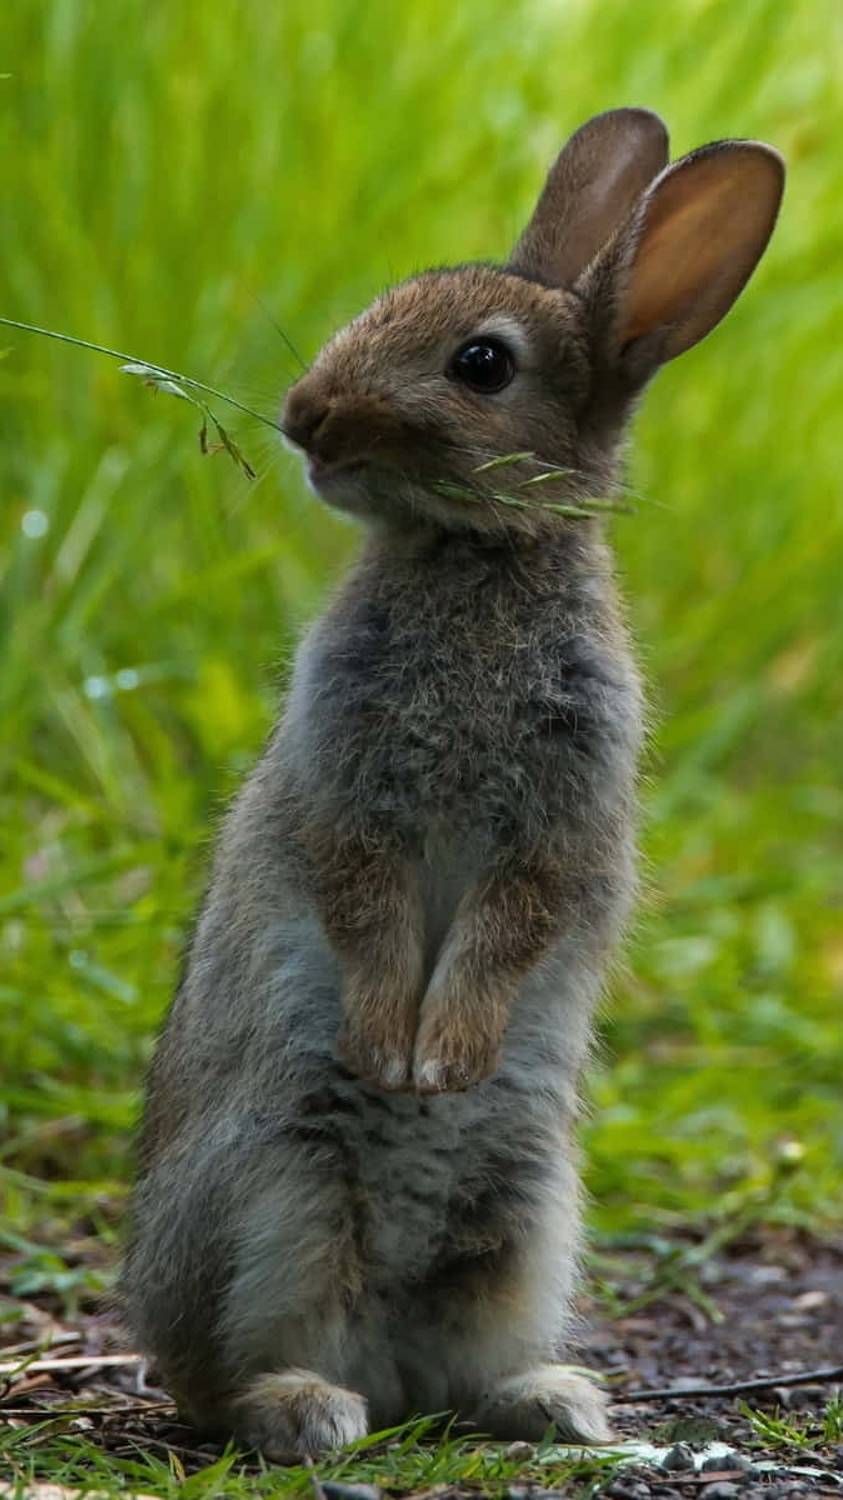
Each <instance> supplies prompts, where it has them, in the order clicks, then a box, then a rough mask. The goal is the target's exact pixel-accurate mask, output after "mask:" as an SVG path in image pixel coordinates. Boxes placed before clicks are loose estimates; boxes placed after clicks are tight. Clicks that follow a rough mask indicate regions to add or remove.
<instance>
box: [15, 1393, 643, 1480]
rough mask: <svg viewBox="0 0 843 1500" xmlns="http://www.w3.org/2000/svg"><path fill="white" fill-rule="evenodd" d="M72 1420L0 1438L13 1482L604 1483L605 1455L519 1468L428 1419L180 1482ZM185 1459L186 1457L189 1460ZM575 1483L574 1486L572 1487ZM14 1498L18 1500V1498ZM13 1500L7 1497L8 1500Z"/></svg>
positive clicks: (217, 1468) (515, 1461)
mask: <svg viewBox="0 0 843 1500" xmlns="http://www.w3.org/2000/svg"><path fill="white" fill-rule="evenodd" d="M72 1424H73V1416H72V1415H71V1414H68V1416H67V1417H66V1418H65V1419H64V1420H59V1421H54V1422H51V1423H45V1424H43V1426H41V1427H40V1428H38V1429H34V1428H32V1427H30V1428H29V1429H28V1430H27V1431H23V1432H20V1431H19V1432H16V1431H14V1430H13V1429H11V1428H10V1429H9V1430H8V1431H7V1432H6V1433H5V1434H4V1433H2V1432H0V1458H2V1457H3V1456H4V1454H5V1457H6V1460H7V1462H8V1463H9V1464H10V1465H11V1466H12V1467H13V1469H14V1472H15V1476H16V1477H19V1478H20V1479H21V1480H23V1479H24V1477H26V1478H36V1477H37V1478H49V1479H50V1480H52V1481H53V1482H59V1483H63V1484H67V1485H74V1484H76V1485H80V1486H81V1485H84V1486H86V1487H88V1488H93V1487H95V1488H96V1491H97V1494H100V1493H102V1494H105V1495H111V1494H120V1493H125V1487H126V1486H128V1485H131V1487H132V1493H133V1494H134V1493H135V1492H136V1491H141V1492H143V1494H149V1495H156V1496H158V1495H160V1496H162V1497H175V1496H179V1497H180V1500H211V1497H212V1496H215V1495H220V1494H222V1495H226V1496H230V1497H232V1500H241V1497H242V1500H247V1497H248V1500H251V1497H252V1496H263V1497H267V1500H269V1497H272V1496H276V1495H288V1496H301V1497H309V1500H318V1496H319V1493H320V1491H319V1489H318V1488H317V1485H318V1484H319V1483H321V1481H322V1480H332V1481H335V1482H339V1483H345V1484H349V1483H353V1484H376V1485H379V1486H381V1487H382V1488H383V1489H384V1490H387V1491H389V1492H391V1493H394V1494H421V1493H429V1492H431V1491H433V1490H434V1487H435V1486H442V1487H445V1486H450V1485H460V1486H465V1487H466V1490H467V1491H468V1492H470V1491H471V1490H474V1489H476V1490H477V1491H478V1492H479V1493H480V1494H482V1495H489V1496H493V1497H497V1496H501V1497H502V1496H505V1495H506V1494H507V1492H508V1490H509V1488H510V1486H511V1485H512V1484H513V1483H515V1482H517V1483H518V1485H522V1484H540V1485H542V1486H543V1487H546V1488H549V1489H553V1490H556V1491H559V1492H563V1493H569V1491H568V1490H567V1489H565V1490H564V1491H563V1488H562V1487H563V1486H566V1485H567V1484H569V1483H570V1482H572V1481H573V1482H577V1490H576V1491H575V1493H577V1494H588V1493H591V1492H592V1484H593V1482H595V1481H597V1480H598V1479H599V1478H600V1477H601V1476H602V1477H603V1478H605V1477H606V1476H607V1475H608V1474H609V1473H610V1472H611V1470H612V1469H613V1468H614V1467H615V1463H616V1458H615V1457H614V1456H613V1455H611V1454H607V1455H605V1456H604V1455H597V1454H594V1453H592V1454H587V1453H584V1454H583V1455H582V1456H578V1455H576V1454H574V1455H572V1456H571V1457H565V1458H560V1457H559V1456H558V1454H559V1450H558V1449H555V1450H554V1449H553V1448H552V1447H551V1446H550V1445H539V1447H538V1449H537V1450H536V1453H535V1456H534V1457H533V1458H532V1459H531V1460H529V1461H528V1462H527V1463H526V1464H525V1462H524V1457H523V1455H520V1456H509V1455H508V1454H507V1453H506V1451H505V1450H504V1449H503V1447H502V1446H501V1445H500V1444H494V1445H493V1444H489V1443H483V1442H481V1441H479V1440H478V1439H477V1438H476V1437H471V1436H466V1437H455V1436H453V1435H452V1434H451V1433H450V1432H449V1431H446V1433H445V1435H444V1438H443V1439H442V1440H441V1441H439V1442H437V1443H435V1444H433V1443H431V1442H430V1441H427V1442H426V1441H425V1439H426V1438H429V1436H430V1434H431V1428H432V1426H433V1425H434V1424H433V1423H432V1421H431V1419H430V1418H429V1417H425V1418H422V1419H420V1420H418V1419H417V1420H416V1421H413V1422H408V1423H406V1424H405V1425H404V1426H402V1427H395V1428H390V1429H388V1430H387V1431H384V1432H378V1433H374V1434H372V1435H370V1436H369V1437H367V1438H361V1439H360V1440H358V1441H357V1442H355V1443H350V1444H349V1445H348V1446H347V1447H346V1448H345V1449H344V1450H343V1452H342V1454H339V1455H337V1456H335V1457H333V1458H327V1459H325V1460H324V1461H323V1462H320V1463H319V1465H318V1468H317V1469H316V1471H315V1472H314V1469H313V1468H312V1467H309V1468H307V1467H304V1466H296V1467H293V1468H289V1469H278V1468H276V1467H274V1466H268V1467H267V1466H265V1465H263V1464H261V1466H260V1469H259V1470H258V1471H257V1472H255V1469H254V1466H252V1467H251V1468H250V1469H245V1470H244V1468H243V1466H242V1464H241V1462H240V1456H239V1455H238V1454H237V1453H236V1452H234V1451H233V1450H227V1451H226V1453H224V1454H223V1456H222V1458H220V1459H218V1460H217V1461H216V1462H214V1463H209V1464H208V1465H207V1466H206V1467H204V1468H201V1469H200V1470H199V1471H198V1472H197V1473H194V1474H191V1475H190V1476H189V1477H188V1478H186V1477H185V1472H184V1468H183V1466H182V1464H181V1461H180V1459H179V1457H178V1448H177V1447H176V1448H174V1449H172V1450H171V1451H170V1452H169V1453H167V1451H166V1449H165V1446H164V1444H163V1443H162V1444H153V1445H151V1446H152V1447H158V1448H160V1450H161V1453H162V1456H161V1457H158V1456H157V1454H154V1453H152V1452H150V1451H147V1452H142V1451H141V1449H140V1448H138V1457H137V1459H132V1460H127V1459H125V1458H116V1457H112V1456H111V1455H107V1456H106V1455H104V1454H103V1453H102V1451H101V1449H99V1448H98V1447H96V1446H95V1445H94V1444H93V1443H91V1442H88V1441H86V1440H85V1439H84V1437H79V1436H78V1435H76V1433H74V1432H73V1431H72ZM190 1456H191V1457H195V1454H191V1455H190ZM581 1486H584V1488H583V1487H581ZM24 1494H25V1491H23V1492H22V1497H21V1500H23V1495H24ZM12 1500H16V1497H12Z"/></svg>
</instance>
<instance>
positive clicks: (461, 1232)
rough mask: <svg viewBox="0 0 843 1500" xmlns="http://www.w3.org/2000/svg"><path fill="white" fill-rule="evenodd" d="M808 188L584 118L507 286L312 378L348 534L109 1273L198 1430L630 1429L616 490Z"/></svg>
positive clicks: (387, 304) (626, 743)
mask: <svg viewBox="0 0 843 1500" xmlns="http://www.w3.org/2000/svg"><path fill="white" fill-rule="evenodd" d="M783 180H784V169H783V164H782V161H781V158H780V157H779V155H778V153H777V152H775V151H774V150H773V149H772V148H771V147H769V146H765V145H761V144H757V143H753V142H748V141H740V140H728V141H720V142H716V143H715V144H713V145H708V146H705V147H703V148H701V149H700V150H698V151H695V152H692V153H691V154H690V155H688V156H685V157H683V158H682V159H681V160H678V161H676V162H675V163H674V164H673V165H668V142H667V133H666V130H665V127H664V125H663V123H662V122H661V120H660V119H659V118H658V117H657V116H656V115H654V114H652V113H650V112H649V111H647V110H642V109H632V108H628V109H617V110H612V111H610V112H608V113H605V114H602V115H598V116H597V117H596V118H594V119H592V120H590V121H589V122H588V123H586V124H585V125H583V126H582V127H581V128H580V129H579V130H577V132H576V133H575V134H574V135H573V136H572V138H571V139H570V140H569V141H568V143H567V145H566V146H565V147H564V149H563V150H562V152H561V154H560V155H559V157H558V159H557V160H556V162H555V164H554V165H553V166H552V168H551V170H550V174H549V176H548V178H547V182H546V185H545V187H544V189H543V191H542V193H541V196H540V197H539V200H538V204H537V207H536V209H535V211H534V213H533V216H532V218H531V219H530V222H529V224H528V226H527V228H526V229H525V231H524V233H523V234H522V236H521V238H520V239H519V240H518V243H517V245H516V247H515V249H514V251H513V254H512V256H511V259H510V260H509V262H508V263H507V264H506V265H502V266H501V265H492V264H469V265H459V266H457V267H455V268H453V269H440V270H431V271H427V272H425V273H423V274H421V275H417V276H414V277H412V278H411V279H410V280H408V281H406V282H404V283H403V284H401V285H398V286H395V287H394V288H392V289H390V290H388V291H386V292H385V293H384V294H383V295H382V296H380V297H379V298H378V299H377V300H376V301H375V302H374V304H373V305H372V306H371V307H370V308H369V309H368V310H367V311H365V312H363V313H362V314H361V315H360V316H358V317H357V318H355V319H354V321H353V322H351V323H350V324H349V325H348V326H347V327H345V328H344V329H342V330H341V331H340V332H338V333H337V334H335V335H334V336H333V337H332V338H331V339H330V340H329V342H328V343H327V344H326V346H325V347H324V348H323V349H322V351H321V353H320V354H319V355H318V357H317V358H316V359H315V361H314V363H313V364H312V366H311V367H309V368H308V369H307V371H306V372H305V373H304V374H303V375H302V377H301V378H300V379H299V380H298V381H297V382H296V383H295V384H294V385H293V386H292V387H291V389H290V390H289V391H288V393H287V395H286V399H285V401H284V405H283V409H282V416H281V426H282V428H283V431H284V432H285V434H286V437H287V439H288V441H289V442H290V444H292V445H293V446H294V447H295V448H296V449H297V450H300V451H301V453H302V454H303V455H304V456H305V458H306V462H307V471H308V477H309V481H310V485H311V487H312V489H313V490H314V491H315V493H316V494H317V495H318V496H320V497H321V498H322V499H323V500H324V501H325V502H326V503H328V504H329V505H331V506H334V507H336V508H338V509H340V510H342V511H344V512H346V513H349V514H350V515H352V516H354V517H356V518H358V519H359V521H360V522H361V523H362V526H363V530H364V541H363V544H362V550H361V553H360V555H359V558H358V560H357V561H356V562H355V563H354V564H353V565H352V567H351V569H350V572H349V573H348V575H347V576H346V578H345V580H344V581H343V582H342V583H341V585H340V586H339V588H338V590H337V592H336V595H335V597H334V598H333V599H332V600H331V602H330V603H329V605H328V607H327V610H326V611H325V613H324V614H323V615H322V617H321V618H320V619H318V620H317V621H316V623H315V624H314V625H313V626H312V628H311V629H310V630H309V631H308V633H307V634H306V635H305V637H304V639H303V641H302V642H301V644H300V646H299V649H298V653H297V657H296V661H295V668H294V672H293V677H292V683H291V686H290V689H289V692H288V695H287V699H286V704H285V706H284V709H283V712H282V714H281V717H280V720H279V722H278V724H277V726H276V728H275V730H274V731H273V733H272V735H271V737H270V739H269V742H268V744H267V747H266V749H265V751H264V753H263V756H262V758H261V760H260V762H259V764H258V765H257V767H256V768H255V770H254V771H253V773H252V774H251V776H250V777H249V778H248V780H247V781H246V784H245V786H244V788H243V789H242V791H241V793H240V795H239V796H238V797H237V799H236V801H235V803H234V806H233V808H232V809H231V811H230V812H229V814H228V816H227V818H226V820H225V823H224V827H223V829H222V833H221V836H220V838H219V840H218V844H217V848H216V855H215V859H214V863H213V873H212V878H211V882H210V887H209V890H208V893H207V896H206V899H205V901H204V905H203V907H202V910H201V912H200V915H199V917H198V921H197V924H196V927H195V931H194V934H193V937H192V941H191V942H190V945H189V953H188V956H187V960H186V965H185V969H184V974H183V978H182V981H181V985H180V987H179V989H178V993H177V995H176V998H175V1001H174V1003H173V1006H172V1009H171V1010H170V1013H169V1017H168V1019H167V1021H166V1025H165V1027H164V1030H163V1034H162V1035H161V1037H160V1040H159V1042H158V1046H157V1050H156V1053H155V1056H154V1060H153V1063H152V1066H151V1070H150V1076H149V1079H148V1093H147V1103H146V1110H145V1116H144V1122H143V1126H142V1133H141V1140H140V1168H139V1179H138V1183H137V1186H136V1190H135V1196H134V1204H133V1213H132V1227H131V1232H130V1242H129V1246H128V1250H127V1254H126V1257H125V1262H124V1268H123V1272H122V1280H121V1298H122V1306H123V1310H124V1316H125V1318H126V1320H127V1324H128V1327H129V1328H130V1329H131V1331H132V1334H133V1336H134V1338H135V1339H136V1341H137V1345H138V1347H139V1348H140V1349H141V1350H142V1351H144V1352H145V1353H146V1354H147V1355H149V1356H151V1357H153V1358H154V1360H155V1362H156V1365H157V1367H158V1369H159V1370H160V1372H161V1374H162V1377H163V1379H164V1381H165V1383H166V1384H167V1386H168V1387H169V1388H170V1389H171V1390H172V1392H173V1393H174V1395H175V1397H176V1399H177V1401H178V1404H179V1407H180V1410H181V1411H182V1413H183V1414H184V1416H185V1417H186V1418H187V1419H188V1420H190V1421H192V1422H195V1423H196V1424H198V1425H199V1426H200V1427H202V1428H203V1429H206V1430H209V1431H221V1432H225V1433H228V1434H233V1435H234V1437H235V1438H236V1439H237V1440H239V1441H240V1442H242V1443H245V1444H248V1445H250V1446H253V1447H256V1448H258V1449H259V1450H261V1451H262V1452H263V1454H264V1455H265V1456H266V1457H267V1458H268V1459H269V1460H277V1461H280V1462H290V1461H295V1460H296V1459H301V1458H303V1457H305V1456H313V1455H317V1454H320V1453H322V1452H324V1451H326V1450H332V1449H335V1448H337V1447H338V1446H340V1445H342V1444H345V1443H347V1442H350V1441H352V1440H355V1439H360V1438H362V1437H363V1436H364V1435H365V1434H366V1433H367V1432H370V1431H380V1430H382V1429H383V1428H384V1427H385V1426H388V1425H393V1424H397V1423H400V1422H402V1421H404V1420H405V1419H408V1418H409V1417H411V1416H412V1415H413V1414H418V1413H425V1412H427V1413H442V1412H454V1413H458V1414H459V1417H460V1419H462V1420H465V1421H466V1422H470V1423H472V1424H473V1426H474V1428H475V1429H476V1430H481V1431H483V1432H485V1433H488V1434H490V1435H491V1436H493V1437H496V1438H503V1439H525V1440H527V1441H534V1440H537V1439H540V1438H541V1437H542V1435H543V1434H544V1433H545V1432H546V1431H547V1430H548V1429H549V1428H552V1429H553V1430H554V1431H555V1432H556V1434H557V1435H558V1436H559V1437H560V1438H564V1439H569V1440H575V1441H579V1442H585V1443H600V1442H602V1441H606V1440H607V1439H608V1438H609V1437H610V1429H609V1425H608V1417H607V1404H606V1399H605V1397H604V1395H603V1394H602V1393H601V1392H600V1390H599V1389H598V1387H597V1386H596V1385H595V1384H594V1383H592V1381H591V1380H590V1379H589V1377H588V1376H587V1375H586V1374H584V1373H583V1372H582V1371H581V1370H579V1369H576V1368H572V1367H571V1366H570V1365H566V1364H564V1363H563V1362H562V1360H563V1357H564V1351H565V1345H566V1340H567V1339H570V1336H571V1330H572V1326H573V1323H572V1312H571V1306H572V1296H573V1293H574V1290H575V1287H576V1279H577V1261H578V1253H579V1244H580V1188H579V1183H578V1161H577V1150H576V1144H575V1129H576V1123H577V1116H578V1110H579V1105H578V1080H579V1078H580V1074H581V1072H582V1069H583V1065H584V1062H585V1060H586V1059H587V1057H588V1054H589V1046H590V1038H591V1033H592V1016H593V1013H594V1009H595V1005H596V1003H597V1001H598V998H599V996H600V993H601V986H602V984H603V980H604V976H605V973H606V969H607V965H608V963H609V961H610V959H611V957H612V954H613V952H614V951H615V949H616V945H617V943H618V939H619V937H620V934H621V932H622V930H623V927H624V924H625V922H626V920H627V917H628V914H629V913H630V907H631V903H632V901H633V896H634V891H635V883H636V882H635V824H636V768H637V762H638V759H639V751H640V747H641V744H642V735H643V723H644V709H643V703H642V688H641V684H640V680H639V674H638V672H637V669H636V666H635V663H634V660H633V655H632V651H631V647H630V642H629V639H628V635H627V630H626V627H625V624H624V618H623V613H622V610H621V607H620V604H619V602H618V598H617V594H616V589H615V584H614V581H613V571H612V564H611V561H610V558H609V554H608V551H607V547H606V544H605V542H604V538H603V531H604V526H603V518H602V515H601V514H600V513H598V512H599V506H598V505H595V504H594V501H595V500H600V499H603V500H607V499H610V498H611V496H612V495H613V494H616V493H617V491H618V485H619V473H620V463H621V446H622V443H623V440H624V434H625V429H626V426H627V423H628V420H629V418H630V415H631V413H632V411H633V408H634V406H635V404H636V401H637V399H638V397H639V396H640V394H641V392H642V390H643V388H644V386H645V385H646V383H647V381H648V380H649V378H650V376H651V375H653V374H654V372H655V371H656V369H657V368H658V367H659V366H660V365H661V364H663V363H664V362H665V361H667V360H670V359H673V358H674V357H675V356H676V355H678V354H681V353H682V352H683V351H684V350H686V349H688V348H690V347H691V346H692V345H693V344H695V343H696V342H697V341H698V340H699V339H701V338H703V337H704V335H705V334H707V333H708V332H709V330H710V329H712V328H713V327H714V326H715V324H716V323H718V322H719V320H720V319H721V318H722V317H723V316H724V314H725V313H726V312H727V310H728V309H729V307H730V306H731V304H732V303H733V302H734V300H735V298H736V297H737V296H738V294H739V292H740V291H741V289H742V287H743V286H744V283H745V282H746V280H747V278H748V277H749V276H750V274H751V272H752V270H753V268H754V267H755V265H756V262H757V261H758V259H759V257H760V256H761V254H762V252H763V250H764V248H765V246H766V244H767V241H768V239H769V237H770V234H771V232H772V229H773V226H774V223H775V220H776V215H777V211H778V207H779V201H780V198H781V193H782V188H783ZM528 479H529V480H531V481H534V482H533V483H530V484H528V483H527V482H526V481H527V480H528ZM513 502H514V503H513ZM554 506H555V507H556V508H554Z"/></svg>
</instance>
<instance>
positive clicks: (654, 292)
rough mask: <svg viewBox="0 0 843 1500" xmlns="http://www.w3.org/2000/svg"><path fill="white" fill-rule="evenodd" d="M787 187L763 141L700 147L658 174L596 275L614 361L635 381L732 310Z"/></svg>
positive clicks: (595, 290) (594, 283) (773, 153)
mask: <svg viewBox="0 0 843 1500" xmlns="http://www.w3.org/2000/svg"><path fill="white" fill-rule="evenodd" d="M783 189H784V163H783V161H782V159H781V157H780V156H779V153H778V152H777V151H774V150H773V148H772V146H764V145H761V144H760V143H759V142H757V141H717V142H716V143H715V144H714V145H711V146H703V147H702V148H701V149H700V150H699V151H694V152H692V153H691V155H690V156H685V157H683V158H682V159H681V161H677V162H674V164H673V166H671V167H668V168H666V170H665V171H664V172H662V174H661V176H660V177H657V178H656V180H655V182H654V183H653V184H652V186H651V187H650V188H649V190H648V192H647V193H645V195H644V198H643V200H642V202H641V205H640V208H639V210H638V211H637V212H636V214H635V215H634V217H633V218H632V219H631V220H630V222H629V223H628V224H627V225H626V226H625V227H624V229H623V230H622V231H621V233H620V234H619V235H618V236H617V238H616V239H615V241H614V242H613V243H612V244H610V245H609V246H608V247H607V249H606V253H605V257H604V264H603V265H602V266H601V265H600V264H599V263H598V265H596V266H595V267H594V268H593V271H592V275H591V278H590V279H591V290H592V294H593V296H594V298H595V305H596V306H598V307H599V306H601V305H602V306H603V308H604V309H605V306H606V302H607V301H608V303H609V305H610V306H611V308H612V316H613V323H614V327H613V329H612V332H611V337H610V343H611V345H612V346H613V347H612V349H611V350H610V351H609V353H610V358H614V359H617V360H618V361H620V363H621V364H626V366H627V368H628V371H629V373H630V375H631V376H632V377H633V379H635V378H642V377H643V378H646V375H647V374H648V373H650V371H651V370H652V369H654V368H655V366H656V365H658V364H662V363H663V362H664V361H665V360H668V359H674V358H675V357H676V355H677V354H682V353H683V352H684V350H686V349H690V348H691V346H692V345H693V344H696V343H697V342H698V340H699V339H701V338H704V337H705V335H706V334H707V333H709V332H710V331H711V329H712V328H714V327H715V325H716V324H717V323H719V322H720V319H721V318H722V317H724V316H725V314H726V313H727V312H728V311H729V308H730V307H731V306H732V303H733V302H734V301H735V299H736V298H737V297H738V295H739V294H740V292H741V291H742V290H743V287H744V286H745V285H746V283H747V281H748V280H749V278H750V276H751V275H752V272H753V271H754V270H755V267H756V265H757V264H758V261H759V260H760V258H761V256H762V255H763V253H764V250H765V248H766V246H767V241H768V240H769V238H770V235H771V234H772V232H773V227H774V225H775V222H776V217H777V215H778V211H779V204H780V203H781V197H782V191H783ZM607 273H608V275H607ZM588 281H589V277H588V275H586V276H585V277H583V289H584V290H587V288H586V286H585V283H586V282H588ZM607 281H608V283H609V285H608V286H607V285H606V283H607ZM607 294H608V295H607Z"/></svg>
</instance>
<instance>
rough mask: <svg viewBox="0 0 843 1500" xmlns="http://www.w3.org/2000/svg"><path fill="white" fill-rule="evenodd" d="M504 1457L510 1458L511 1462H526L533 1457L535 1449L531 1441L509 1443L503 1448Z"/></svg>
mask: <svg viewBox="0 0 843 1500" xmlns="http://www.w3.org/2000/svg"><path fill="white" fill-rule="evenodd" d="M503 1456H504V1458H511V1459H512V1461H513V1463H516V1464H527V1463H529V1462H530V1459H531V1458H535V1456H536V1450H535V1447H534V1446H533V1444H532V1443H510V1445H509V1447H508V1448H504V1450H503Z"/></svg>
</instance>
